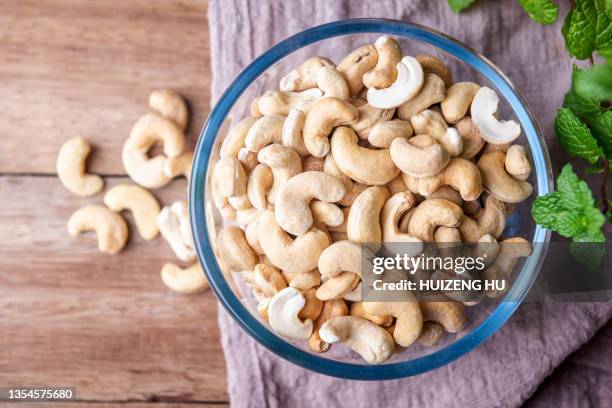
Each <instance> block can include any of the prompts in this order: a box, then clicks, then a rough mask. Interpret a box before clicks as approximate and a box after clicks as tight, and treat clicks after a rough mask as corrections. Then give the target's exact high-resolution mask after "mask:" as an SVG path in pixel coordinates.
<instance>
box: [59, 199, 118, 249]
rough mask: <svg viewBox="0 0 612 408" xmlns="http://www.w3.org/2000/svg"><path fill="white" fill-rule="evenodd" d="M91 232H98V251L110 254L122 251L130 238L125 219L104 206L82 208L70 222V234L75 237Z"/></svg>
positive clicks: (74, 214) (72, 216)
mask: <svg viewBox="0 0 612 408" xmlns="http://www.w3.org/2000/svg"><path fill="white" fill-rule="evenodd" d="M91 230H94V231H96V235H97V237H98V249H99V250H100V251H102V252H106V253H108V254H116V253H117V252H119V251H121V250H122V249H123V247H124V246H125V243H126V241H127V238H128V228H127V224H126V223H125V220H124V219H123V217H122V216H121V215H120V214H117V213H116V212H114V211H111V210H109V209H108V208H106V207H104V206H103V205H87V206H85V207H81V208H79V209H78V210H77V211H75V212H74V213H73V214H72V215H71V216H70V219H69V220H68V233H69V234H70V235H72V236H73V237H76V236H77V235H79V234H80V233H81V232H83V231H91Z"/></svg>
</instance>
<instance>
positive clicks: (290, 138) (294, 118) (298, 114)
mask: <svg viewBox="0 0 612 408" xmlns="http://www.w3.org/2000/svg"><path fill="white" fill-rule="evenodd" d="M305 119H306V114H305V113H304V112H302V111H301V110H299V109H296V108H293V109H291V110H290V111H289V114H288V115H287V118H286V119H285V123H284V124H283V130H282V136H281V139H282V142H283V145H284V146H287V147H291V148H292V149H294V150H295V151H296V152H297V153H298V154H299V155H300V156H308V155H309V154H310V153H309V152H308V149H306V145H304V137H303V136H302V130H303V129H304V120H305Z"/></svg>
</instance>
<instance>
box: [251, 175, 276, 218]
mask: <svg viewBox="0 0 612 408" xmlns="http://www.w3.org/2000/svg"><path fill="white" fill-rule="evenodd" d="M273 182H274V177H273V176H272V170H271V169H270V167H269V166H267V165H265V164H258V165H257V166H255V168H254V169H253V171H251V173H250V174H249V179H248V182H247V196H248V197H249V201H250V202H251V205H252V206H253V207H255V208H257V209H258V210H262V211H263V210H265V209H266V208H268V202H267V200H266V193H267V192H268V191H269V190H270V188H271V187H272V183H273Z"/></svg>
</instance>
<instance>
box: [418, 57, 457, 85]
mask: <svg viewBox="0 0 612 408" xmlns="http://www.w3.org/2000/svg"><path fill="white" fill-rule="evenodd" d="M416 59H417V61H419V64H421V67H422V68H423V72H424V73H425V74H436V75H437V76H439V77H440V78H442V80H443V81H444V85H446V88H447V89H448V88H450V87H451V86H452V85H453V75H452V74H451V72H450V71H449V69H448V67H447V66H446V65H445V64H444V63H443V62H442V61H440V60H439V59H438V58H436V57H433V56H431V55H417V56H416Z"/></svg>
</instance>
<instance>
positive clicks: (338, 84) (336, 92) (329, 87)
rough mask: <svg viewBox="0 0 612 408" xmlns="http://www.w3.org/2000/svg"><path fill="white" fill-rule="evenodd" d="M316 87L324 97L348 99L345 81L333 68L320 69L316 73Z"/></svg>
mask: <svg viewBox="0 0 612 408" xmlns="http://www.w3.org/2000/svg"><path fill="white" fill-rule="evenodd" d="M317 86H318V87H319V89H321V90H322V91H323V96H324V97H335V98H338V99H342V100H347V99H348V98H349V88H348V84H347V83H346V80H345V79H344V77H343V76H342V74H341V73H340V72H338V71H337V70H336V68H334V67H321V68H319V69H318V71H317Z"/></svg>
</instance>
